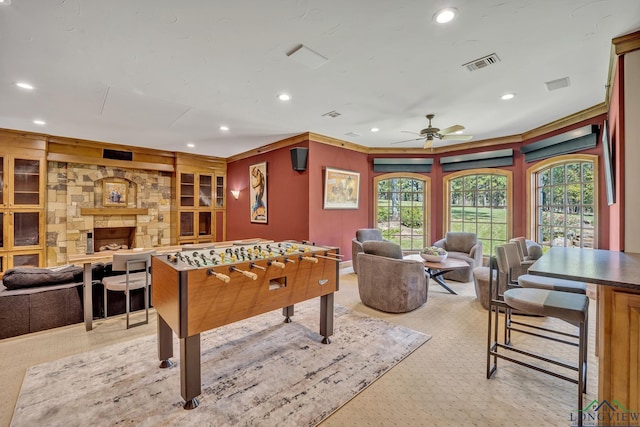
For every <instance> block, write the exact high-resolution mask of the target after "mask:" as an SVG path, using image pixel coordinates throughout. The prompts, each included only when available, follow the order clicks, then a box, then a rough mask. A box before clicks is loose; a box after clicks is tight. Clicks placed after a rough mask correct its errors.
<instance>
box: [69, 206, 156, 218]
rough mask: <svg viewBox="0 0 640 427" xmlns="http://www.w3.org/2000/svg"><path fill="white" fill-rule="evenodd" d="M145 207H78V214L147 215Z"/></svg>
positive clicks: (147, 210) (147, 211)
mask: <svg viewBox="0 0 640 427" xmlns="http://www.w3.org/2000/svg"><path fill="white" fill-rule="evenodd" d="M148 214H149V209H145V208H80V215H83V216H85V215H105V216H109V215H148Z"/></svg>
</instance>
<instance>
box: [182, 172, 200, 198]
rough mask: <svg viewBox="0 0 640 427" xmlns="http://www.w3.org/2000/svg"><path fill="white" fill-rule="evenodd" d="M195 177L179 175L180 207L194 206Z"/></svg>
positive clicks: (187, 174) (185, 174) (184, 174)
mask: <svg viewBox="0 0 640 427" xmlns="http://www.w3.org/2000/svg"><path fill="white" fill-rule="evenodd" d="M195 184H196V181H195V175H194V174H192V173H181V174H180V206H195Z"/></svg>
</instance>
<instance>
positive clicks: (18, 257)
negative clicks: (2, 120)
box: [0, 133, 46, 275]
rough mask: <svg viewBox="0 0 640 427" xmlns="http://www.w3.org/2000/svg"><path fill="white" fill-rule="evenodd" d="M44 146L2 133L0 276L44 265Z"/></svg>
mask: <svg viewBox="0 0 640 427" xmlns="http://www.w3.org/2000/svg"><path fill="white" fill-rule="evenodd" d="M44 145H45V143H44V141H38V140H36V141H31V140H20V141H19V143H18V141H17V138H15V137H12V136H6V135H4V134H1V133H0V275H1V274H2V273H3V272H4V271H5V270H7V269H9V268H11V267H17V266H36V267H39V266H43V265H44V262H45V260H44V249H45V244H46V242H45V218H44V209H45V201H44V200H45V199H44V195H45V185H46V183H45V180H46V174H45V163H46V162H45V151H44Z"/></svg>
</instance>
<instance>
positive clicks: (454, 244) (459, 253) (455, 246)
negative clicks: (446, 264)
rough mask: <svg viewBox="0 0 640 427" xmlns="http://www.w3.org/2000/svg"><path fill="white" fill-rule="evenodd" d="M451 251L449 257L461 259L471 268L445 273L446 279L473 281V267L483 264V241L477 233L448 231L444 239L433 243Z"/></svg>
mask: <svg viewBox="0 0 640 427" xmlns="http://www.w3.org/2000/svg"><path fill="white" fill-rule="evenodd" d="M433 246H437V247H439V248H443V249H444V250H445V251H447V252H448V253H449V258H455V259H461V260H463V261H466V263H467V264H469V268H460V269H457V270H452V271H450V272H448V273H445V274H444V278H445V279H449V280H456V281H458V282H471V281H472V280H473V269H474V268H476V267H480V266H482V242H481V241H479V240H478V236H477V235H476V233H465V232H461V231H459V232H453V231H450V232H447V234H446V235H445V237H444V239H440V240H438V241H437V242H435V243H434V244H433Z"/></svg>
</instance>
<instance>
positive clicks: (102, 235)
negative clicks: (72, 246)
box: [93, 227, 136, 252]
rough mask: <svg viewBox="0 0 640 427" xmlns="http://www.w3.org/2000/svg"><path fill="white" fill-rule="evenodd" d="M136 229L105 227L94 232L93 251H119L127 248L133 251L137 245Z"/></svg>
mask: <svg viewBox="0 0 640 427" xmlns="http://www.w3.org/2000/svg"><path fill="white" fill-rule="evenodd" d="M135 237H136V227H104V228H94V230H93V250H94V251H96V252H98V251H100V248H103V250H104V248H113V249H119V248H123V246H126V247H127V248H129V249H131V248H133V247H134V245H135V241H136V240H135Z"/></svg>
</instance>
